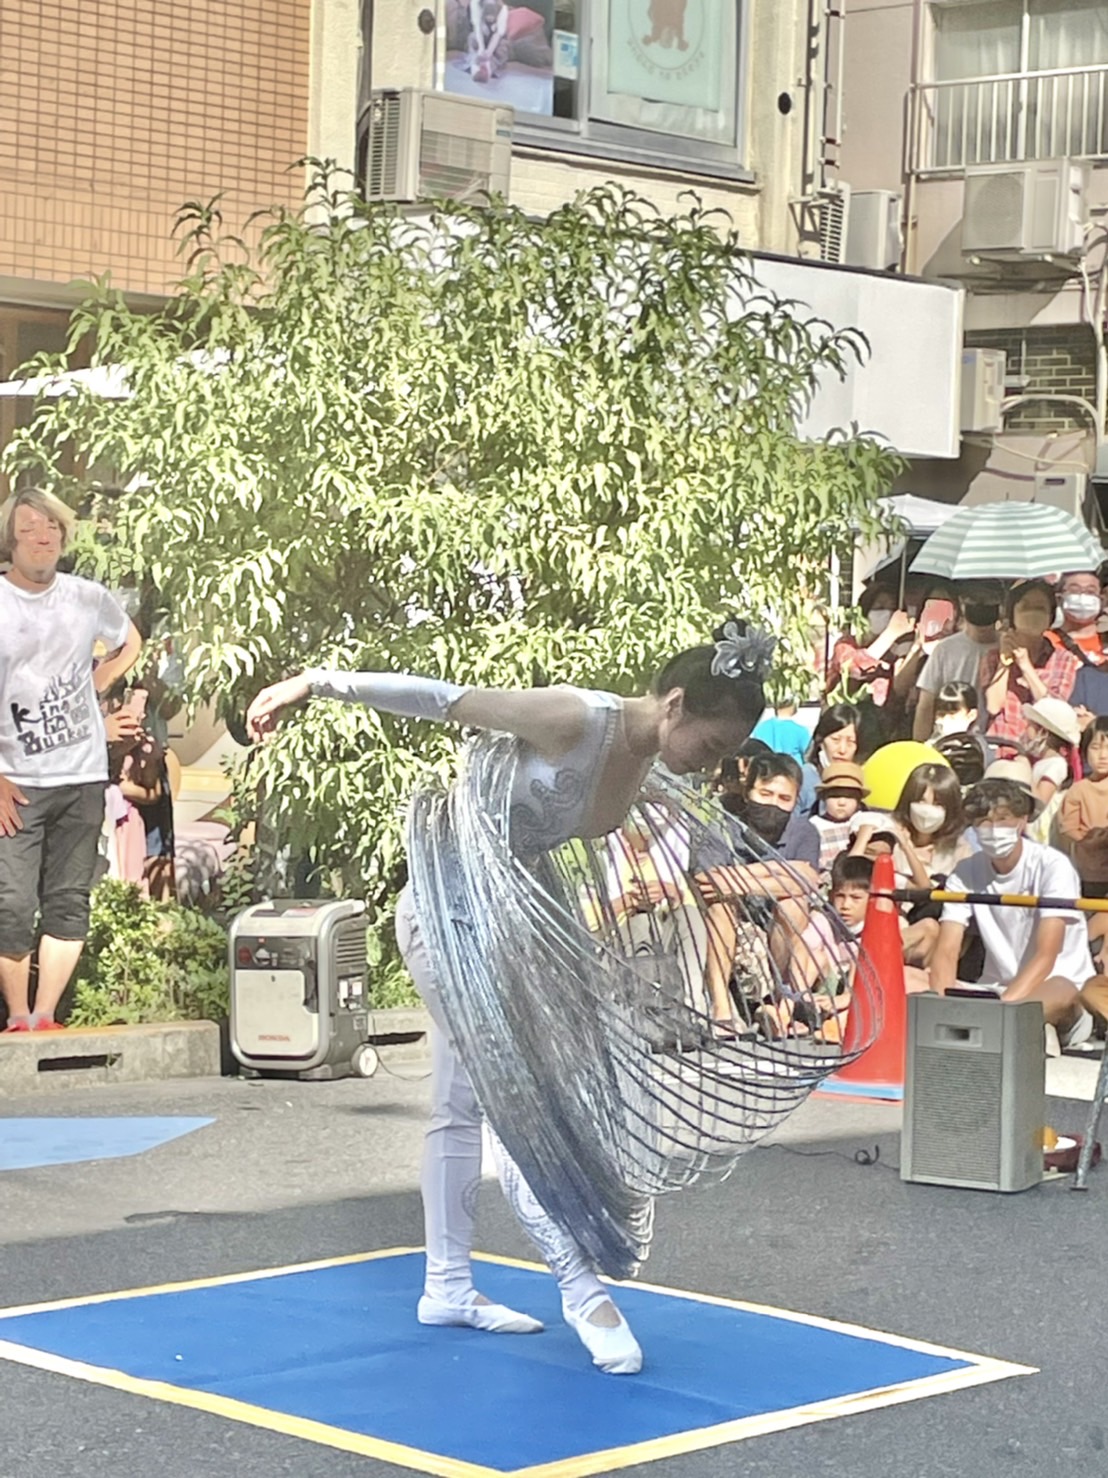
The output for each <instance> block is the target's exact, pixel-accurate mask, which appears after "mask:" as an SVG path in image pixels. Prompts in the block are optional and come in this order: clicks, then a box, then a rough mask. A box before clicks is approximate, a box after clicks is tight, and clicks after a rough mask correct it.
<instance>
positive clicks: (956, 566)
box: [912, 503, 1105, 580]
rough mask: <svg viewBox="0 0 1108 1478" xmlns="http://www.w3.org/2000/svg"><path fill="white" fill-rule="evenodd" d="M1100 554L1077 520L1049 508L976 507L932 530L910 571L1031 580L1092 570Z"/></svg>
mask: <svg viewBox="0 0 1108 1478" xmlns="http://www.w3.org/2000/svg"><path fill="white" fill-rule="evenodd" d="M1104 558H1105V550H1104V548H1103V547H1102V545H1101V544H1100V542H1099V541H1098V540H1097V539H1095V538H1094V537H1093V535H1092V534H1091V533H1090V532H1089V530H1088V529H1087V528H1086V527H1085V525H1084V524H1083V523H1082V522H1081V520H1080V519H1078V518H1074V516H1073V514H1072V513H1067V512H1066V511H1065V509H1064V508H1054V507H1052V506H1051V504H1049V503H976V504H974V505H973V506H972V507H970V508H959V510H958V512H957V513H956V514H954V516H953V518H950V519H948V520H947V521H946V523H944V524H943V526H942V528H940V529H936V530H935V532H934V533H933V534H932V535H931V537H930V538H929V539H928V540H927V543H926V544H924V546H923V548H922V549H921V550H920V552H919V553H918V554H917V555H916V557H915V559H914V560H913V561H912V569H913V570H919V571H921V572H922V573H925V574H928V575H945V576H946V578H947V579H948V580H1035V579H1040V578H1042V577H1043V576H1044V575H1060V574H1063V573H1064V572H1065V571H1066V570H1095V569H1096V568H1097V567H1098V566H1099V565H1100V564H1101V562H1102V561H1103V560H1104Z"/></svg>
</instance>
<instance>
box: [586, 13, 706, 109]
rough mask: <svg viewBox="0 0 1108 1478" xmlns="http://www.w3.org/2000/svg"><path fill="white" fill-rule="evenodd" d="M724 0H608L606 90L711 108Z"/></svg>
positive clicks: (659, 101) (692, 106)
mask: <svg viewBox="0 0 1108 1478" xmlns="http://www.w3.org/2000/svg"><path fill="white" fill-rule="evenodd" d="M723 41H724V38H723V0H609V8H608V91H609V92H615V93H625V94H627V95H628V96H630V97H635V98H642V99H644V100H648V101H650V102H656V103H676V104H679V105H681V106H683V107H688V108H705V109H708V110H709V111H711V112H713V113H716V112H718V111H719V108H720V106H721V103H722V98H721V96H720V63H721V60H722V57H723V54H724V51H723Z"/></svg>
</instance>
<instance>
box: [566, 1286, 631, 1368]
mask: <svg viewBox="0 0 1108 1478" xmlns="http://www.w3.org/2000/svg"><path fill="white" fill-rule="evenodd" d="M604 1303H606V1304H607V1305H608V1307H609V1308H611V1309H612V1310H613V1311H614V1312H615V1316H616V1319H617V1320H618V1321H619V1322H618V1323H616V1324H613V1325H610V1326H609V1325H606V1324H594V1323H593V1322H592V1320H591V1319H590V1318H589V1317H588V1315H587V1314H575V1313H573V1312H572V1311H571V1310H570V1309H567V1308H566V1306H565V1304H563V1305H562V1313H563V1314H564V1315H565V1321H566V1323H567V1324H568V1325H569V1327H570V1328H571V1329H572V1330H573V1332H574V1334H576V1336H577V1338H578V1339H579V1340H580V1341H581V1343H582V1344H583V1345H584V1346H585V1349H586V1350H588V1352H589V1354H590V1355H591V1356H592V1363H593V1364H594V1365H595V1366H596V1367H597V1368H598V1369H599V1370H603V1371H604V1373H605V1375H638V1373H639V1371H640V1370H641V1369H642V1350H641V1349H640V1348H639V1342H638V1340H637V1339H636V1338H635V1336H634V1335H633V1334H632V1333H631V1326H630V1325H629V1324H628V1322H627V1320H626V1319H625V1318H624V1317H623V1315H622V1314H621V1313H620V1311H619V1310H618V1309H617V1308H616V1306H615V1304H613V1303H612V1302H611V1300H610V1299H605V1300H604ZM604 1303H601V1304H596V1305H594V1306H593V1309H592V1310H591V1312H592V1313H595V1312H596V1310H597V1309H598V1308H603V1307H604Z"/></svg>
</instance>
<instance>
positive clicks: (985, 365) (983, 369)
mask: <svg viewBox="0 0 1108 1478" xmlns="http://www.w3.org/2000/svg"><path fill="white" fill-rule="evenodd" d="M1007 370H1008V356H1007V355H1006V354H1005V352H1004V350H1003V349H963V350H962V391H961V418H960V421H959V429H960V430H962V431H989V432H996V431H1002V430H1003V429H1004V377H1005V375H1006V374H1007Z"/></svg>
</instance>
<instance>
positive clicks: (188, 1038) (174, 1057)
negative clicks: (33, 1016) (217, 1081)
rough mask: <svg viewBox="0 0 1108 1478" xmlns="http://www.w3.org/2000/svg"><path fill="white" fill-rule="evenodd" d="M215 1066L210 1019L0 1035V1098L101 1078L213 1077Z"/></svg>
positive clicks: (214, 1040)
mask: <svg viewBox="0 0 1108 1478" xmlns="http://www.w3.org/2000/svg"><path fill="white" fill-rule="evenodd" d="M219 1070H220V1052H219V1027H218V1026H217V1025H216V1024H215V1022H213V1021H169V1022H161V1023H158V1024H156V1025H152V1026H100V1027H72V1028H69V1029H67V1030H66V1031H62V1032H12V1033H10V1034H4V1035H2V1036H0V1098H15V1097H17V1096H21V1095H24V1094H28V1093H40V1092H51V1093H56V1092H58V1091H60V1090H61V1089H64V1088H88V1087H91V1086H93V1085H94V1084H101V1083H141V1082H150V1081H151V1080H154V1079H159V1078H218V1077H219Z"/></svg>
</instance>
